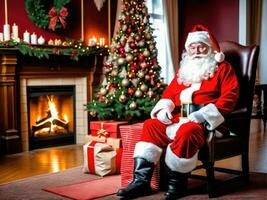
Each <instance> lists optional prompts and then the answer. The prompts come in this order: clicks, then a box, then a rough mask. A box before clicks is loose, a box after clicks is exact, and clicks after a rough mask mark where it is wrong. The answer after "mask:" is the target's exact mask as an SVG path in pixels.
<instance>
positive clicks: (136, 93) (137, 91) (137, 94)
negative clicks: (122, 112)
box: [135, 88, 143, 97]
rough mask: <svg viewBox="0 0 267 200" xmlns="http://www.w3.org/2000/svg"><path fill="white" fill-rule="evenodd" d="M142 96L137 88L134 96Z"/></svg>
mask: <svg viewBox="0 0 267 200" xmlns="http://www.w3.org/2000/svg"><path fill="white" fill-rule="evenodd" d="M142 95H143V93H142V91H141V90H140V89H139V88H138V89H137V90H136V91H135V96H137V97H141V96H142Z"/></svg>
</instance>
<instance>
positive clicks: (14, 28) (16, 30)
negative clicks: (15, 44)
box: [12, 23, 19, 40]
mask: <svg viewBox="0 0 267 200" xmlns="http://www.w3.org/2000/svg"><path fill="white" fill-rule="evenodd" d="M18 37H19V27H18V26H17V25H16V24H15V23H14V24H13V26H12V39H13V40H17V39H18Z"/></svg>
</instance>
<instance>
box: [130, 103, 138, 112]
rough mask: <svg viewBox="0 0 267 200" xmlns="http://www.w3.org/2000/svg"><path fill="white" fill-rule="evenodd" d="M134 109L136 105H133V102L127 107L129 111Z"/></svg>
mask: <svg viewBox="0 0 267 200" xmlns="http://www.w3.org/2000/svg"><path fill="white" fill-rule="evenodd" d="M136 107H137V105H136V103H135V102H134V101H133V102H132V103H131V104H130V105H129V108H130V109H131V110H135V109H136Z"/></svg>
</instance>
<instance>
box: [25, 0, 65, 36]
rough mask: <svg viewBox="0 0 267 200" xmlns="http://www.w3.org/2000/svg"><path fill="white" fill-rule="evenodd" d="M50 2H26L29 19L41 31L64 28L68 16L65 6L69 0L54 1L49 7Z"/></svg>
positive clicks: (29, 0)
mask: <svg viewBox="0 0 267 200" xmlns="http://www.w3.org/2000/svg"><path fill="white" fill-rule="evenodd" d="M49 2H50V1H45V0H26V1H25V6H26V11H27V14H28V16H29V18H30V19H31V21H32V22H34V23H35V24H36V25H37V26H38V27H40V28H43V29H51V30H53V31H55V30H56V29H61V28H66V25H67V23H66V19H67V17H68V15H69V13H68V10H67V8H66V7H64V6H65V5H67V4H68V3H69V2H70V0H54V3H53V5H52V7H51V3H49Z"/></svg>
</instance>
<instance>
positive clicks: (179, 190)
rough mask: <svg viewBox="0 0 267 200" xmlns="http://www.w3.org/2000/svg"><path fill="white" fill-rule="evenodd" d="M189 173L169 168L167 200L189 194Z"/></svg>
mask: <svg viewBox="0 0 267 200" xmlns="http://www.w3.org/2000/svg"><path fill="white" fill-rule="evenodd" d="M187 183H188V173H180V172H175V171H171V170H170V169H168V190H167V192H166V193H165V199H166V200H174V199H178V198H180V197H183V196H186V195H187Z"/></svg>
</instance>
